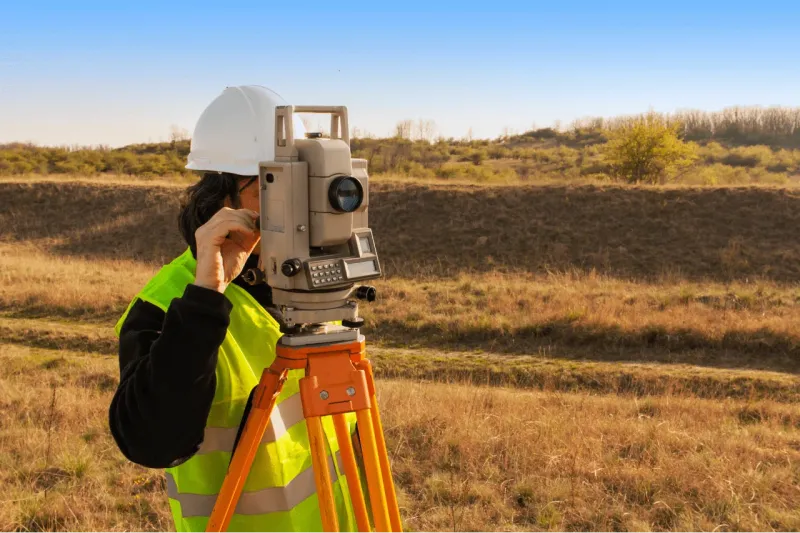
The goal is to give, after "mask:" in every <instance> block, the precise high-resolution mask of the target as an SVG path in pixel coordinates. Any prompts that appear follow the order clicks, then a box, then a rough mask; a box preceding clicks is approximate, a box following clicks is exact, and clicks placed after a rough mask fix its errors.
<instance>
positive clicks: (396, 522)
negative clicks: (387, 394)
mask: <svg viewBox="0 0 800 533" xmlns="http://www.w3.org/2000/svg"><path fill="white" fill-rule="evenodd" d="M367 379H372V374H367ZM371 400H372V408H371V409H370V410H369V412H370V414H371V415H372V425H373V427H374V430H375V441H376V444H377V447H378V458H379V460H380V463H381V476H382V477H383V485H384V487H385V488H386V504H387V506H388V508H389V519H390V521H391V523H392V531H395V532H400V531H403V526H402V524H401V523H400V508H399V507H398V505H397V493H396V492H395V489H394V480H393V478H392V469H391V466H390V465H389V453H388V452H387V450H386V439H385V438H384V436H383V424H382V423H381V415H380V412H379V411H378V399H377V398H376V397H375V395H374V394H373V395H372V398H371Z"/></svg>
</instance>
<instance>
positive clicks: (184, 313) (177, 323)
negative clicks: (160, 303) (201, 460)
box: [109, 285, 232, 468]
mask: <svg viewBox="0 0 800 533" xmlns="http://www.w3.org/2000/svg"><path fill="white" fill-rule="evenodd" d="M231 309H232V305H231V303H230V301H228V299H227V298H226V297H225V295H223V294H220V293H218V292H216V291H213V290H210V289H205V288H202V287H198V286H196V285H188V286H187V287H186V290H185V292H184V294H183V296H182V297H180V298H175V299H174V300H172V302H171V303H170V306H169V308H168V309H167V312H166V314H165V313H164V312H163V311H162V310H161V309H159V308H158V307H156V306H154V305H152V304H150V303H148V302H145V301H142V300H138V301H136V302H135V303H134V305H133V307H132V308H131V311H130V312H129V313H128V316H127V317H126V319H125V322H124V323H123V325H122V329H121V331H120V340H119V367H120V384H119V387H118V388H117V391H116V394H115V395H114V398H113V400H112V402H111V408H110V410H109V423H110V427H111V433H112V435H113V436H114V440H116V442H117V445H118V446H119V449H120V450H121V451H122V453H123V455H125V457H127V458H128V459H129V460H131V461H133V462H135V463H138V464H140V465H143V466H147V467H150V468H166V467H170V466H175V465H177V464H180V463H182V462H184V461H186V460H187V459H189V458H190V457H191V456H192V455H194V454H195V453H196V452H197V450H198V448H199V446H200V444H201V443H202V441H203V430H204V428H205V425H206V419H207V418H208V413H209V411H210V409H211V402H212V400H213V399H214V390H215V388H216V377H215V374H214V369H215V368H216V365H217V351H218V349H219V347H220V345H221V344H222V341H223V340H224V339H225V334H226V332H227V329H228V324H229V323H230V312H231Z"/></svg>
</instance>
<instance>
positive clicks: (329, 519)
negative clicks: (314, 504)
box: [206, 335, 401, 531]
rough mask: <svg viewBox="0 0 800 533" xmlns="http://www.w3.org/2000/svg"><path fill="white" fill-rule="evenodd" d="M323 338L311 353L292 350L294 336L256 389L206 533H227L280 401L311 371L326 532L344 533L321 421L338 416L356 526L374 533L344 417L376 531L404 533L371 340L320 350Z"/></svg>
mask: <svg viewBox="0 0 800 533" xmlns="http://www.w3.org/2000/svg"><path fill="white" fill-rule="evenodd" d="M316 337H317V340H316V341H314V344H308V345H303V346H296V345H295V346H292V345H288V343H286V342H285V340H286V338H287V337H286V336H284V337H283V338H282V339H281V341H279V342H278V346H277V350H276V351H277V357H276V358H275V361H274V362H273V363H272V365H270V367H269V368H266V369H265V370H264V372H263V373H262V374H261V381H260V382H259V384H258V385H257V386H256V389H255V393H254V394H253V403H252V407H251V410H250V414H249V415H248V417H247V421H246V422H245V426H244V430H243V432H242V436H241V438H240V440H239V444H238V446H237V447H236V450H235V451H234V454H233V459H232V460H231V464H230V467H229V468H228V473H227V475H226V476H225V481H224V482H223V484H222V488H221V490H220V493H219V496H218V497H217V501H216V503H215V505H214V510H213V511H212V513H211V517H210V519H209V521H208V526H207V528H206V531H225V530H227V528H228V524H229V523H230V520H231V517H232V516H233V514H234V511H235V510H236V504H237V503H238V501H239V497H240V496H241V493H242V489H243V488H244V484H245V481H246V480H247V476H248V474H249V473H250V467H251V465H252V464H253V459H254V458H255V456H256V451H257V449H258V446H259V443H260V442H261V438H262V437H263V435H264V432H265V431H266V429H267V425H268V423H269V420H270V415H271V414H272V410H273V408H274V407H275V402H276V399H277V398H278V395H279V394H280V392H281V389H282V388H283V384H284V383H285V381H286V377H287V375H288V372H289V370H295V369H305V377H304V378H302V379H301V380H300V398H301V400H302V403H303V415H304V417H305V420H306V424H307V427H308V438H309V442H310V445H311V462H312V467H313V470H314V481H315V484H316V489H317V497H318V499H319V505H320V513H321V516H322V527H323V529H324V530H325V531H338V530H339V523H338V519H337V516H336V508H335V505H334V498H333V486H332V484H331V474H330V471H329V470H328V460H327V458H326V453H325V435H324V433H323V429H322V420H321V419H320V417H322V416H327V415H332V416H333V423H334V427H335V428H336V438H337V440H338V442H339V448H340V450H341V454H342V462H343V464H344V472H345V477H346V479H347V486H348V490H349V492H350V499H351V500H352V503H353V511H354V514H355V517H356V524H357V525H358V529H359V531H370V524H369V519H368V516H367V508H366V503H365V501H364V495H363V493H362V492H361V483H360V479H359V474H358V467H357V465H356V458H355V453H354V451H353V445H352V443H351V441H350V432H349V431H348V428H347V422H346V420H345V416H344V415H345V413H352V412H355V413H356V420H357V423H358V433H359V437H360V443H361V448H362V451H363V452H362V453H363V462H364V471H365V474H366V478H367V490H368V493H369V500H370V504H371V508H372V517H373V521H374V523H375V530H376V531H401V525H400V511H399V509H398V506H397V496H396V494H395V490H394V483H393V481H392V473H391V470H390V467H389V457H388V455H387V452H386V442H385V440H384V436H383V426H382V425H381V419H380V414H379V412H378V403H377V400H376V396H375V382H374V379H373V375H372V366H371V365H370V362H369V360H367V359H364V352H365V343H364V338H363V337H361V336H359V337H358V340H354V341H346V342H332V343H325V344H320V343H319V337H320V336H319V335H317V336H316Z"/></svg>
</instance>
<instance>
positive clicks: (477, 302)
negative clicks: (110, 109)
mask: <svg viewBox="0 0 800 533" xmlns="http://www.w3.org/2000/svg"><path fill="white" fill-rule="evenodd" d="M156 268H157V267H155V266H154V265H151V264H146V263H139V262H134V261H128V260H107V259H106V260H96V259H82V258H74V257H57V256H54V255H52V254H48V253H46V252H41V251H38V250H37V249H35V248H33V247H32V246H29V245H28V246H25V245H19V244H2V243H0V280H1V281H2V284H1V285H0V311H2V312H4V313H5V314H7V315H10V316H15V317H23V318H48V317H49V318H56V319H57V318H71V319H76V318H80V319H81V320H95V321H96V320H103V321H106V322H107V323H109V324H113V322H114V321H115V320H116V319H117V318H118V317H119V316H120V315H121V314H122V312H123V311H124V309H125V307H126V306H127V305H128V303H129V302H130V300H131V298H132V297H133V296H134V295H135V294H136V292H137V291H138V290H139V289H140V288H141V287H142V286H143V285H144V284H145V283H146V282H147V280H148V279H149V278H150V277H151V276H152V275H153V274H154V273H155V271H156ZM31 280H35V283H31ZM376 285H377V286H378V289H379V297H380V298H379V301H378V302H377V303H375V304H369V305H364V306H363V313H364V316H365V317H366V318H367V320H368V327H367V328H366V329H365V331H366V332H367V333H368V335H369V336H370V339H371V341H372V342H373V343H375V344H380V345H385V346H392V347H418V348H435V349H448V350H462V351H463V350H481V351H489V352H503V353H512V354H526V355H539V356H541V357H550V358H559V359H589V360H605V361H651V362H663V363H673V364H674V363H684V364H693V365H705V366H716V367H728V368H752V369H761V370H779V371H789V372H797V371H798V370H800V347H799V346H798V341H799V340H800V329H798V328H799V327H800V326H798V324H800V305H799V304H798V302H800V292H798V290H797V288H796V287H794V286H786V285H780V284H776V283H772V282H760V283H731V284H720V283H710V282H709V283H692V282H686V281H680V280H667V279H665V280H664V281H663V282H662V283H660V284H656V283H649V282H631V281H621V280H617V279H613V278H609V277H607V276H600V275H588V276H580V275H574V274H573V275H563V274H549V275H547V274H545V275H527V274H521V273H520V274H485V275H482V276H477V275H471V276H470V275H465V274H462V275H460V276H459V277H457V278H455V279H450V280H441V279H436V280H428V281H422V282H415V281H411V280H407V279H405V278H401V277H394V278H389V279H387V280H382V281H380V282H379V283H377V284H376Z"/></svg>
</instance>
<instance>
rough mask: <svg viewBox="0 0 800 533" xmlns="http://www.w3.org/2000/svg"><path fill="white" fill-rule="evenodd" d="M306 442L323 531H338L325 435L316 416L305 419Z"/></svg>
mask: <svg viewBox="0 0 800 533" xmlns="http://www.w3.org/2000/svg"><path fill="white" fill-rule="evenodd" d="M306 425H307V426H308V440H309V442H310V443H311V464H312V466H313V468H314V481H315V482H316V485H317V499H318V500H319V512H320V515H321V516H322V529H323V531H339V522H338V520H337V518H336V505H335V504H334V501H333V485H332V483H331V473H330V471H329V470H328V456H327V454H326V453H325V433H324V432H323V431H322V421H321V420H320V418H319V417H318V416H312V417H309V418H306Z"/></svg>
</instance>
